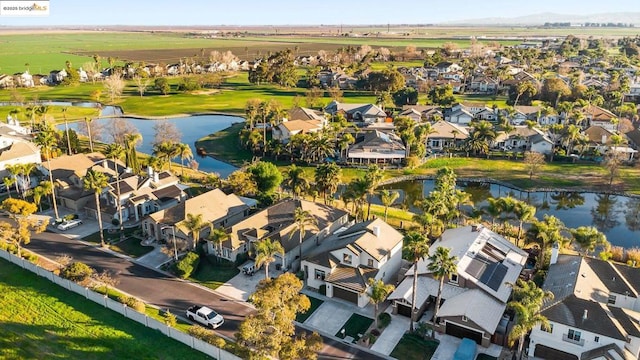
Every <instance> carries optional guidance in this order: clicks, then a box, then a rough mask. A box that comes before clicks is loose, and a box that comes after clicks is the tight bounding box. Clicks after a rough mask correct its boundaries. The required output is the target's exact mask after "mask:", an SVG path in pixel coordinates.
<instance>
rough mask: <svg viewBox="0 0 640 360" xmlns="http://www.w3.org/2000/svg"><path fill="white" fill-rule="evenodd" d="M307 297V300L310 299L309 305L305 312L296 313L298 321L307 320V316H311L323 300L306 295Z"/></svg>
mask: <svg viewBox="0 0 640 360" xmlns="http://www.w3.org/2000/svg"><path fill="white" fill-rule="evenodd" d="M307 297H308V298H309V301H311V307H310V308H309V310H307V312H306V313H299V314H298V315H296V321H297V322H299V323H303V322H305V321H307V319H308V318H309V316H311V315H312V314H313V313H314V311H316V310H318V308H319V307H320V305H322V303H323V302H324V301H322V300H320V299H318V298H315V297H313V296H307Z"/></svg>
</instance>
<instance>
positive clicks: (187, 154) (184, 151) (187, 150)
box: [176, 143, 193, 176]
mask: <svg viewBox="0 0 640 360" xmlns="http://www.w3.org/2000/svg"><path fill="white" fill-rule="evenodd" d="M176 148H177V151H178V155H179V156H180V165H181V166H182V176H184V161H185V160H191V159H193V151H191V147H190V146H189V145H188V144H184V143H178V144H176Z"/></svg>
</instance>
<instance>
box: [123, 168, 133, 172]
mask: <svg viewBox="0 0 640 360" xmlns="http://www.w3.org/2000/svg"><path fill="white" fill-rule="evenodd" d="M131 171H132V170H131V168H130V167H127V168H124V173H125V174H131Z"/></svg>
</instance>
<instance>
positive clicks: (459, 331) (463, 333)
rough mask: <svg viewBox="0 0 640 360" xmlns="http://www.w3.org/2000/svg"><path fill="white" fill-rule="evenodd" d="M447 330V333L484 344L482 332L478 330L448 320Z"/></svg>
mask: <svg viewBox="0 0 640 360" xmlns="http://www.w3.org/2000/svg"><path fill="white" fill-rule="evenodd" d="M446 332H447V335H451V336H455V337H458V338H461V339H462V338H468V339H471V340H473V341H475V342H476V343H478V344H479V345H481V344H482V333H480V332H478V331H475V330H471V329H467V328H466V327H462V326H458V325H456V324H452V323H450V322H448V323H447V331H446Z"/></svg>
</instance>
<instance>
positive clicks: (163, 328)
mask: <svg viewBox="0 0 640 360" xmlns="http://www.w3.org/2000/svg"><path fill="white" fill-rule="evenodd" d="M0 258H3V259H5V260H7V261H11V262H12V263H14V264H16V265H18V266H20V267H21V268H23V269H27V270H29V271H31V272H33V273H35V274H37V275H39V276H41V277H44V278H46V279H48V280H49V281H51V282H54V283H56V284H57V285H59V286H61V287H63V288H65V289H67V290H70V291H73V292H75V293H77V294H79V295H81V296H84V297H85V298H87V299H89V300H91V301H93V302H95V303H98V304H100V305H102V306H104V307H106V308H109V309H111V310H113V311H115V312H117V313H119V314H121V315H123V316H126V317H128V318H129V319H131V320H134V321H136V322H139V323H140V324H142V325H144V326H146V327H148V328H151V329H154V330H158V331H160V332H161V333H163V334H164V335H166V336H169V337H171V338H172V339H174V340H177V341H179V342H181V343H183V344H185V345H187V346H189V347H191V348H193V349H195V350H198V351H200V352H203V353H205V354H207V355H209V356H211V357H212V358H215V359H218V360H241V358H239V357H237V356H235V355H233V354H231V353H230V352H228V351H225V350H222V349H220V348H218V347H216V346H213V345H211V344H209V343H207V342H204V341H202V340H200V339H197V338H194V337H193V336H191V335H189V334H186V333H184V332H182V331H180V330H176V329H174V328H171V327H169V326H167V325H165V324H163V323H161V322H160V321H158V320H156V319H153V318H150V317H148V316H147V315H146V314H142V313H139V312H137V311H135V310H134V309H131V308H129V307H127V306H126V305H124V304H121V303H119V302H117V301H114V300H111V299H109V298H108V297H106V296H104V295H102V294H100V293H97V292H95V291H93V290H91V289H88V288H85V287H82V286H80V285H78V284H76V283H74V282H72V281H69V280H67V279H63V278H61V277H59V276H57V275H55V274H54V273H53V272H51V271H47V270H46V269H43V268H41V267H39V266H37V265H34V264H33V263H31V262H29V261H27V260H24V259H20V258H18V257H17V256H15V255H13V254H11V253H9V252H6V251H4V250H0Z"/></svg>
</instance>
